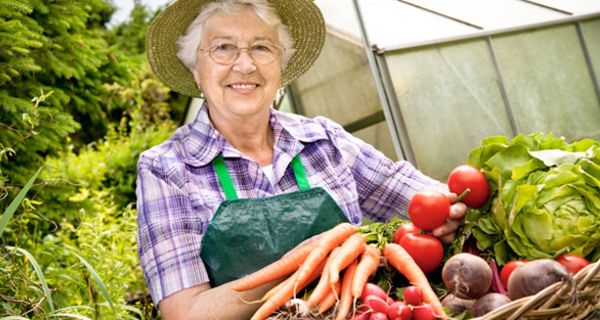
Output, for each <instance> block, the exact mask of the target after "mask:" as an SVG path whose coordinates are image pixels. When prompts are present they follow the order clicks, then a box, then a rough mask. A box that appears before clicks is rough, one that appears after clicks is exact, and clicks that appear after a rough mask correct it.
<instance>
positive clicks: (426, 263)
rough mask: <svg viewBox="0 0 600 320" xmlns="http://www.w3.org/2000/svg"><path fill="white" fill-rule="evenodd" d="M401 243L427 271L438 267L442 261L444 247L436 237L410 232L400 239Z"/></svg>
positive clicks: (424, 270)
mask: <svg viewBox="0 0 600 320" xmlns="http://www.w3.org/2000/svg"><path fill="white" fill-rule="evenodd" d="M400 245H401V246H402V248H404V250H406V252H408V254H410V256H411V257H412V258H413V259H414V260H415V262H416V263H417V265H419V267H420V268H421V270H423V272H425V273H427V272H431V271H433V270H435V269H437V267H439V266H440V264H441V263H442V258H443V257H444V247H443V246H442V243H441V242H440V240H439V239H438V238H436V237H433V236H430V235H426V234H415V233H409V234H407V235H405V236H404V237H402V239H400Z"/></svg>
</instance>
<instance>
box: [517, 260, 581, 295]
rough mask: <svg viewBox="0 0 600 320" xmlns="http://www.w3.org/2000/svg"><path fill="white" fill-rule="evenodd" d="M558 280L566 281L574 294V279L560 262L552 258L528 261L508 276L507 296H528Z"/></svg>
mask: <svg viewBox="0 0 600 320" xmlns="http://www.w3.org/2000/svg"><path fill="white" fill-rule="evenodd" d="M559 281H568V282H569V283H570V284H571V288H572V289H573V290H572V293H571V294H572V295H573V296H574V294H575V290H576V287H575V280H573V277H571V275H570V274H569V272H567V269H566V268H565V267H564V266H563V265H562V264H560V263H558V262H556V261H554V260H552V259H538V260H533V261H529V262H527V263H525V264H524V265H522V266H520V267H519V268H517V269H515V271H513V272H512V274H511V275H510V278H508V296H509V297H510V298H511V299H512V300H516V299H519V298H522V297H526V296H530V295H533V294H536V293H538V292H540V291H541V290H542V289H544V288H546V287H548V286H549V285H551V284H553V283H556V282H559Z"/></svg>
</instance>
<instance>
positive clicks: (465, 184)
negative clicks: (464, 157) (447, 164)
mask: <svg viewBox="0 0 600 320" xmlns="http://www.w3.org/2000/svg"><path fill="white" fill-rule="evenodd" d="M467 188H469V189H470V190H471V191H470V192H469V194H467V196H466V197H464V198H463V199H462V200H461V202H462V203H464V204H466V205H467V206H468V207H469V208H479V207H481V206H482V205H483V204H484V203H485V202H486V201H487V199H488V197H489V196H490V185H489V184H488V182H487V179H486V178H485V176H484V175H483V173H481V171H479V169H477V168H475V167H472V166H469V165H462V166H458V167H456V168H454V170H452V171H451V172H450V175H449V176H448V189H450V191H451V192H454V193H456V195H460V194H461V193H463V191H465V190H466V189H467Z"/></svg>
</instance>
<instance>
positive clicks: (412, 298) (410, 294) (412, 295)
mask: <svg viewBox="0 0 600 320" xmlns="http://www.w3.org/2000/svg"><path fill="white" fill-rule="evenodd" d="M402 297H403V298H404V302H405V303H406V304H410V305H413V306H418V305H420V304H421V303H423V291H422V290H421V288H419V287H415V286H408V287H406V289H404V292H403V293H402Z"/></svg>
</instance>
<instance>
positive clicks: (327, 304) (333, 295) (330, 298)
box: [317, 282, 341, 314]
mask: <svg viewBox="0 0 600 320" xmlns="http://www.w3.org/2000/svg"><path fill="white" fill-rule="evenodd" d="M340 287H341V284H340V283H339V282H337V283H336V284H335V285H333V286H332V288H333V290H331V291H327V295H326V296H325V297H324V298H323V300H321V301H320V302H319V311H318V312H317V314H323V313H324V312H325V311H327V310H329V309H331V307H333V305H334V304H335V303H336V302H337V300H338V293H339V292H340Z"/></svg>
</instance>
